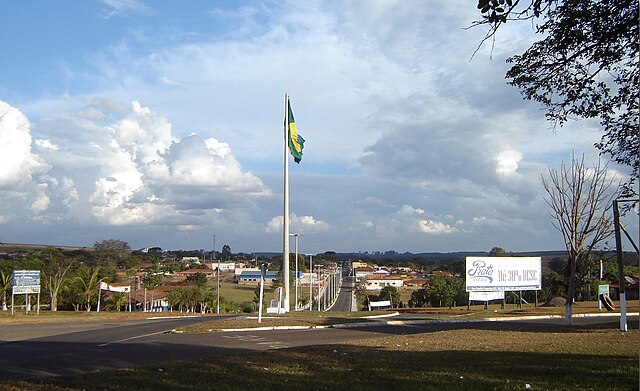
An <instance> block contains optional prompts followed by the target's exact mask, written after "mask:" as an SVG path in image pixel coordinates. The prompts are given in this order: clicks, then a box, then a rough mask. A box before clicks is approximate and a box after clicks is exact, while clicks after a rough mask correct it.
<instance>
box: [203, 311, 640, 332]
mask: <svg viewBox="0 0 640 391" xmlns="http://www.w3.org/2000/svg"><path fill="white" fill-rule="evenodd" d="M639 315H640V313H638V312H632V313H628V314H627V316H639ZM389 316H390V315H382V316H374V317H369V318H368V319H372V318H380V317H389ZM392 316H396V315H392ZM602 316H604V317H615V316H620V313H619V312H614V313H610V312H609V313H602V314H574V315H573V317H574V318H590V317H602ZM562 318H564V316H563V315H532V316H513V317H495V318H484V319H460V320H434V319H420V320H386V321H381V322H357V323H338V324H333V325H317V326H268V327H246V328H239V329H220V330H213V329H212V330H209V331H220V332H234V331H238V332H242V331H271V330H315V329H329V328H333V329H346V328H359V327H372V326H404V325H409V326H410V325H420V324H430V323H441V324H446V323H481V322H510V321H518V320H536V319H562Z"/></svg>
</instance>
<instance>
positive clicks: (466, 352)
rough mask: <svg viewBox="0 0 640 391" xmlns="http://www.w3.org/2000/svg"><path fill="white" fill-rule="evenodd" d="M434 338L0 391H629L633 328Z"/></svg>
mask: <svg viewBox="0 0 640 391" xmlns="http://www.w3.org/2000/svg"><path fill="white" fill-rule="evenodd" d="M506 327H507V326H506V325H495V327H493V328H492V329H490V330H479V329H473V328H470V329H461V330H443V331H437V332H430V333H421V334H414V335H401V336H389V337H385V338H379V339H367V340H360V341H354V342H352V343H348V344H340V345H327V346H311V347H301V348H292V349H283V350H275V351H267V352H260V353H248V354H238V355H231V356H221V357H212V358H209V359H202V360H192V361H176V362H169V363H164V364H158V365H153V366H148V367H144V368H138V369H132V368H129V369H122V370H108V371H98V372H94V373H90V374H85V375H79V376H71V377H61V378H53V377H52V378H45V379H41V380H33V381H22V382H9V383H0V390H11V391H26V390H30V391H31V390H33V391H40V390H66V391H76V390H154V391H158V390H205V389H209V390H213V389H215V390H243V389H254V390H263V389H269V390H270V389H279V390H390V389H393V390H396V389H397V390H431V389H438V390H522V389H526V385H527V384H528V385H529V386H530V388H531V389H532V390H605V389H606V390H632V389H637V387H638V337H639V334H638V324H637V322H635V323H633V324H632V329H631V331H629V332H627V333H621V332H620V331H618V330H617V329H616V325H615V324H611V325H607V326H604V327H603V326H600V327H594V328H564V327H552V326H520V327H521V328H520V329H517V330H510V329H507V328H506ZM509 327H513V326H509Z"/></svg>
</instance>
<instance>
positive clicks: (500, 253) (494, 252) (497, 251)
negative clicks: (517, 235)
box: [489, 247, 507, 257]
mask: <svg viewBox="0 0 640 391" xmlns="http://www.w3.org/2000/svg"><path fill="white" fill-rule="evenodd" d="M489 256H490V257H506V256H507V252H506V251H504V249H503V248H502V247H494V248H492V249H491V251H489Z"/></svg>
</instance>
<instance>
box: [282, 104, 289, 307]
mask: <svg viewBox="0 0 640 391" xmlns="http://www.w3.org/2000/svg"><path fill="white" fill-rule="evenodd" d="M288 104H289V95H287V94H286V93H285V94H284V221H283V231H284V232H283V235H282V278H283V280H284V303H283V307H284V308H283V310H284V312H289V153H288V149H289V110H288V108H289V105H288Z"/></svg>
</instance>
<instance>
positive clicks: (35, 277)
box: [12, 270, 40, 295]
mask: <svg viewBox="0 0 640 391" xmlns="http://www.w3.org/2000/svg"><path fill="white" fill-rule="evenodd" d="M12 292H13V294H14V295H19V294H29V293H40V270H14V271H13V287H12Z"/></svg>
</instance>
